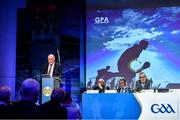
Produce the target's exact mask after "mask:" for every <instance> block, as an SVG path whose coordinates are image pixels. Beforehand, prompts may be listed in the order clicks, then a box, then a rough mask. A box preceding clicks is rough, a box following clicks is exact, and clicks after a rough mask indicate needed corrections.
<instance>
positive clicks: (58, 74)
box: [41, 63, 62, 77]
mask: <svg viewBox="0 0 180 120" xmlns="http://www.w3.org/2000/svg"><path fill="white" fill-rule="evenodd" d="M49 66H50V65H49V64H44V65H43V68H42V72H41V74H48V68H49ZM49 69H50V68H49ZM49 75H50V76H53V77H61V75H62V70H61V65H60V64H58V63H54V67H53V70H52V75H51V72H50V70H49Z"/></svg>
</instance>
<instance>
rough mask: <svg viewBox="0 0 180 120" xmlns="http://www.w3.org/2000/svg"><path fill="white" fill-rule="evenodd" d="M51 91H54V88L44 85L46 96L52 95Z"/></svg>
mask: <svg viewBox="0 0 180 120" xmlns="http://www.w3.org/2000/svg"><path fill="white" fill-rule="evenodd" d="M51 93H52V88H50V87H48V86H47V87H44V89H43V94H44V95H45V96H50V95H51Z"/></svg>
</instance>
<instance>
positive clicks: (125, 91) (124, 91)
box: [117, 87, 132, 93]
mask: <svg viewBox="0 0 180 120" xmlns="http://www.w3.org/2000/svg"><path fill="white" fill-rule="evenodd" d="M121 91H122V88H120V87H119V88H118V89H117V92H118V93H131V92H132V90H131V89H130V88H128V87H126V88H125V89H124V90H123V92H121Z"/></svg>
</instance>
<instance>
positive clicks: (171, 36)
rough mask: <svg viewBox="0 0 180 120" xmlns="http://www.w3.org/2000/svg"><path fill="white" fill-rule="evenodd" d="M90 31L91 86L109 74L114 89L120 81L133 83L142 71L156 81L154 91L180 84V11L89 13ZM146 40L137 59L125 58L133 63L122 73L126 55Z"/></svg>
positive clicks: (88, 64) (88, 76) (88, 61)
mask: <svg viewBox="0 0 180 120" xmlns="http://www.w3.org/2000/svg"><path fill="white" fill-rule="evenodd" d="M86 28H87V29H86V85H87V86H92V85H94V83H95V81H96V80H97V78H99V77H102V75H100V73H102V74H105V73H103V72H102V71H104V72H107V73H108V74H109V75H108V77H107V79H106V81H107V82H108V80H110V81H111V82H114V83H113V84H114V86H113V87H115V84H116V80H118V79H119V77H126V79H128V82H129V83H133V82H134V81H135V80H137V79H138V72H136V71H138V70H139V69H141V68H143V69H142V70H143V71H144V72H145V73H146V74H147V77H148V78H152V80H153V87H155V86H157V85H158V84H159V83H161V86H160V87H166V86H167V85H168V84H169V83H179V82H180V74H179V73H180V72H179V71H180V51H179V48H180V39H179V38H180V7H159V8H138V9H119V10H118V9H116V10H96V11H95V10H94V11H90V10H89V11H87V19H86ZM142 40H146V41H147V43H148V45H147V46H146V47H147V48H144V49H141V50H139V52H138V53H137V54H136V56H133V55H134V54H135V52H130V53H131V54H129V53H128V54H129V55H130V58H127V55H126V57H124V58H126V60H127V61H128V60H129V62H128V63H127V65H126V66H125V67H124V66H123V68H125V70H124V71H122V69H121V66H122V64H124V63H123V62H122V61H123V60H122V61H121V59H123V54H125V52H127V50H128V49H130V48H133V47H134V46H135V45H140V42H141V41H142ZM136 50H137V49H136ZM136 50H135V51H136ZM132 51H133V50H132ZM124 56H125V55H124ZM119 61H120V62H119ZM145 63H147V64H146V67H144V65H145ZM106 66H110V69H109V70H107V69H105V68H106ZM125 75H127V76H125ZM113 79H114V80H115V81H113Z"/></svg>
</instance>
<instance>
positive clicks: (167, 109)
mask: <svg viewBox="0 0 180 120" xmlns="http://www.w3.org/2000/svg"><path fill="white" fill-rule="evenodd" d="M151 111H152V112H153V113H155V114H157V113H175V111H174V109H173V108H172V106H171V105H170V104H167V105H164V104H160V105H158V104H153V105H152V106H151Z"/></svg>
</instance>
